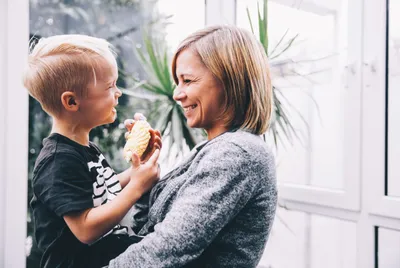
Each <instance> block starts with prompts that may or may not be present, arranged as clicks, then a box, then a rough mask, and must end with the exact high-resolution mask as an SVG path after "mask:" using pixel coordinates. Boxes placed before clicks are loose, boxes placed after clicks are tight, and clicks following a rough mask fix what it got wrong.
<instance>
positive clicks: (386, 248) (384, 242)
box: [377, 227, 400, 268]
mask: <svg viewBox="0 0 400 268" xmlns="http://www.w3.org/2000/svg"><path fill="white" fill-rule="evenodd" d="M399 249H400V232H399V231H397V230H391V229H386V228H381V227H379V228H378V248H377V250H378V252H377V253H378V267H379V268H386V267H387V268H389V267H400V254H399ZM378 267H377V268H378Z"/></svg>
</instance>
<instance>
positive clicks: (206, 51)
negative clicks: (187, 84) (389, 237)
mask: <svg viewBox="0 0 400 268" xmlns="http://www.w3.org/2000/svg"><path fill="white" fill-rule="evenodd" d="M185 49H191V50H192V51H193V52H195V53H196V54H197V55H198V56H199V57H200V59H201V61H202V62H203V64H204V65H205V66H206V67H207V68H208V69H209V70H210V71H211V72H212V74H213V75H214V76H215V77H216V78H217V79H218V80H220V81H221V82H222V84H223V86H224V90H225V105H224V107H223V108H224V109H223V111H224V112H223V115H222V118H223V120H224V121H225V125H226V126H228V127H230V128H241V129H246V130H248V131H250V132H252V133H254V134H258V135H261V134H263V133H265V132H266V131H267V129H268V126H269V122H270V118H271V114H272V105H273V100H272V85H271V78H270V72H269V65H268V59H267V55H266V53H265V50H264V48H263V46H262V45H261V43H260V42H259V41H258V40H257V39H256V38H255V36H254V35H253V34H251V33H250V32H248V31H246V30H244V29H240V28H237V27H235V26H211V27H207V28H205V29H202V30H199V31H197V32H195V33H193V34H191V35H190V36H188V37H187V38H186V39H185V40H183V41H182V42H181V44H180V45H179V46H178V49H177V51H176V52H175V54H174V57H173V60H172V74H173V78H174V80H175V83H176V84H178V77H177V76H176V60H177V58H178V56H179V54H180V53H181V52H182V51H183V50H185Z"/></svg>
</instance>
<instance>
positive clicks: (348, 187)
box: [273, 0, 362, 217]
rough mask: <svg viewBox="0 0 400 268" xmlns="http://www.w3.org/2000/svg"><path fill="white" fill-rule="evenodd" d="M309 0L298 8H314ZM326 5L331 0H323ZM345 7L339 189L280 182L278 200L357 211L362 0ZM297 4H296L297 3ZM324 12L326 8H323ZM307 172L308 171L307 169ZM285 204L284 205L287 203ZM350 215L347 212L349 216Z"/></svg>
mask: <svg viewBox="0 0 400 268" xmlns="http://www.w3.org/2000/svg"><path fill="white" fill-rule="evenodd" d="M273 1H274V2H277V3H282V4H287V5H288V4H289V2H291V3H293V1H289V0H273ZM311 2H312V1H302V2H301V4H299V5H298V8H302V7H303V6H305V7H306V8H307V10H311V9H312V8H313V7H312V5H313V3H311ZM325 2H327V4H329V3H330V1H325ZM348 4H349V6H348V9H349V11H348V18H349V19H348V21H349V22H351V23H349V30H348V44H349V46H348V47H349V52H348V63H347V66H346V70H345V72H346V79H347V85H348V91H346V99H345V102H346V104H345V105H344V107H345V109H346V111H345V114H346V115H347V117H346V120H345V122H344V133H345V134H344V144H341V145H339V146H343V148H345V151H344V152H345V155H344V157H343V160H342V163H343V166H344V172H343V178H344V179H343V181H344V187H343V189H342V190H336V189H329V188H324V187H315V186H312V185H299V184H294V183H279V193H280V196H281V202H282V203H284V204H285V203H286V204H289V203H290V204H292V203H293V202H302V203H304V204H319V205H321V206H326V207H330V208H333V209H335V208H337V209H346V210H349V211H359V209H360V185H361V173H360V168H361V161H360V159H361V142H360V139H361V121H360V117H361V90H362V84H361V59H362V51H361V50H360V47H362V13H361V12H357V10H361V8H362V0H351V1H349V3H348ZM296 7H297V6H296ZM323 10H324V11H325V12H328V11H329V8H326V9H323ZM309 173H310V172H309ZM286 206H287V205H286ZM350 215H351V214H349V217H351V216H350Z"/></svg>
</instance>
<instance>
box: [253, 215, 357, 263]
mask: <svg viewBox="0 0 400 268" xmlns="http://www.w3.org/2000/svg"><path fill="white" fill-rule="evenodd" d="M356 250H357V247H356V224H355V223H353V222H348V221H343V220H338V219H333V218H328V217H323V216H318V215H314V214H308V213H304V212H298V211H289V210H285V209H283V208H279V209H278V213H277V216H276V218H275V222H274V225H273V228H272V231H271V234H270V238H269V241H268V243H267V246H266V248H265V252H264V255H263V257H262V259H261V261H260V264H259V265H260V267H279V268H292V267H296V268H320V267H324V268H337V267H343V268H354V267H356Z"/></svg>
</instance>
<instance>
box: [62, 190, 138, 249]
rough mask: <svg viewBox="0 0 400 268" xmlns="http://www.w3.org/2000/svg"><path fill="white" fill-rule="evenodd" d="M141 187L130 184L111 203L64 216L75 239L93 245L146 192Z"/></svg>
mask: <svg viewBox="0 0 400 268" xmlns="http://www.w3.org/2000/svg"><path fill="white" fill-rule="evenodd" d="M141 188H142V187H141V186H140V185H135V184H134V183H128V184H127V185H126V187H125V188H124V189H123V190H122V191H121V192H120V193H119V194H118V195H117V196H116V197H115V198H114V199H113V200H112V201H111V202H108V203H106V204H104V205H101V206H98V207H96V208H90V209H87V210H85V211H83V212H76V213H70V214H67V215H64V220H65V222H66V223H67V225H68V227H69V229H70V230H71V231H72V233H73V234H74V235H75V237H76V238H77V239H78V240H79V241H81V242H82V243H84V244H91V243H93V242H94V241H96V240H97V239H99V238H100V237H101V236H102V235H104V234H105V233H107V232H108V231H110V230H111V229H112V228H113V227H114V226H115V225H117V224H118V222H120V221H121V220H122V218H123V217H124V216H125V214H126V213H127V212H128V211H129V209H130V208H131V207H132V206H133V205H134V204H135V203H136V201H137V200H138V199H139V198H140V197H141V195H142V193H144V192H145V190H144V189H141Z"/></svg>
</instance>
